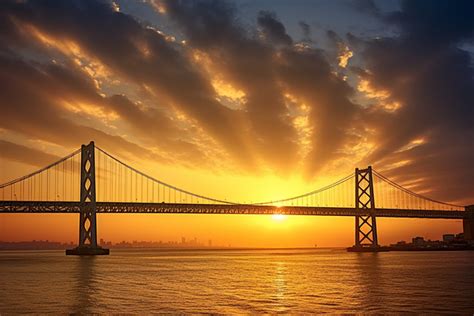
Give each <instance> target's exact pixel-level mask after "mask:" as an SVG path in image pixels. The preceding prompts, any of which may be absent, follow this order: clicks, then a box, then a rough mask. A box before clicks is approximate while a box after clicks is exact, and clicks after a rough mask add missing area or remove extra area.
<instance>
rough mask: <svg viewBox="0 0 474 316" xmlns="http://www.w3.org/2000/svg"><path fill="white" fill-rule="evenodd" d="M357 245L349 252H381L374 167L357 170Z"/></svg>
mask: <svg viewBox="0 0 474 316" xmlns="http://www.w3.org/2000/svg"><path fill="white" fill-rule="evenodd" d="M355 208H356V212H358V213H360V215H356V217H355V245H354V246H353V247H351V248H349V249H348V250H349V251H355V252H374V251H381V250H382V248H381V247H379V245H378V238H377V221H376V214H375V195H374V181H373V177H372V167H371V166H369V167H368V168H367V169H358V168H357V169H356V170H355Z"/></svg>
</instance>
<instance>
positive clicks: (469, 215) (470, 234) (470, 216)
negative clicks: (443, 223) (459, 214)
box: [462, 205, 474, 244]
mask: <svg viewBox="0 0 474 316" xmlns="http://www.w3.org/2000/svg"><path fill="white" fill-rule="evenodd" d="M462 226H463V232H464V239H465V240H467V241H468V242H469V243H472V244H474V205H470V206H466V217H465V218H464V219H463V220H462Z"/></svg>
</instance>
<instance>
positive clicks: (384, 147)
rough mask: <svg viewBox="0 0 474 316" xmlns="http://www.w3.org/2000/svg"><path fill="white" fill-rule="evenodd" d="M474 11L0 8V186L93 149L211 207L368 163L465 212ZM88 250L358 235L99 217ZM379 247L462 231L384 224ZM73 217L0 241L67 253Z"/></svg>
mask: <svg viewBox="0 0 474 316" xmlns="http://www.w3.org/2000/svg"><path fill="white" fill-rule="evenodd" d="M473 57H474V2H473V1H447V0H445V1H430V2H428V1H401V2H399V1H389V0H384V1H371V0H361V1H355V0H354V1H353V0H339V1H333V0H320V1H304V0H291V1H289V0H287V1H283V0H259V1H244V0H242V1H172V0H170V1H166V0H163V1H161V0H155V1H153V0H143V1H118V0H117V1H93V0H91V1H79V0H77V1H27V0H23V1H20V0H18V1H9V0H3V1H0V164H1V165H0V182H2V183H3V182H6V181H9V180H11V179H14V178H16V177H19V176H22V175H25V174H27V173H29V172H32V171H34V170H36V169H38V168H40V167H43V166H45V165H47V164H49V163H52V162H54V161H55V160H57V159H58V158H60V157H62V156H65V155H67V154H69V153H70V152H72V151H74V150H76V149H77V148H79V147H80V145H81V144H87V143H89V141H91V140H94V141H95V142H96V144H97V145H98V146H100V147H101V148H103V149H105V150H107V151H108V152H110V153H113V154H114V155H116V156H117V157H119V158H121V159H122V160H124V161H126V162H127V163H129V164H131V165H133V166H135V167H136V168H138V169H140V170H143V171H144V172H146V173H147V174H150V175H152V176H154V177H156V178H158V179H161V180H163V181H166V182H168V183H171V184H173V185H175V186H177V187H180V188H183V189H186V190H189V191H192V192H195V193H198V194H204V195H207V196H213V197H216V198H219V199H231V200H238V201H242V202H251V201H261V200H271V199H277V198H284V197H287V196H292V195H295V194H299V193H304V192H308V191H311V190H314V189H316V188H318V187H321V186H323V185H325V184H329V183H331V182H333V181H335V180H337V179H339V178H341V177H343V176H346V175H347V174H350V173H351V172H354V168H356V167H361V168H365V167H366V166H368V165H372V166H374V168H375V169H376V170H378V171H380V172H383V173H384V174H385V175H387V176H389V177H390V178H391V179H393V180H395V181H397V182H398V183H400V184H403V185H405V186H407V187H410V188H411V189H412V190H414V191H416V192H419V193H422V194H424V195H427V196H430V197H432V198H435V199H438V200H442V201H446V202H452V203H457V204H461V205H468V204H474V181H473V179H474V167H473V164H474V66H473V65H474V63H473ZM98 223H99V227H98V235H99V238H104V239H106V240H112V241H115V242H119V241H121V240H178V239H180V238H181V236H185V237H187V238H194V237H197V238H198V239H199V240H201V241H204V242H207V240H208V239H212V240H213V242H214V244H222V245H228V244H231V245H234V246H268V247H278V246H281V247H284V246H312V245H314V244H315V243H316V244H318V245H320V246H348V245H352V244H353V238H354V233H353V231H354V227H353V226H354V219H353V218H349V217H348V218H336V217H305V216H299V217H287V218H284V219H283V220H277V219H275V218H272V217H271V216H243V215H240V216H239V215H124V214H118V215H99V219H98ZM378 226H379V227H378V229H379V238H380V241H381V243H390V242H395V241H397V240H400V239H405V240H406V239H409V238H411V237H413V236H415V235H423V236H425V237H428V238H440V236H441V234H443V233H457V232H461V231H462V226H461V222H460V221H445V220H415V219H379V221H378ZM77 230H78V215H50V214H42V215H23V214H22V215H18V214H0V240H4V241H5V240H8V241H10V240H32V239H49V240H57V241H67V242H69V241H74V242H77Z"/></svg>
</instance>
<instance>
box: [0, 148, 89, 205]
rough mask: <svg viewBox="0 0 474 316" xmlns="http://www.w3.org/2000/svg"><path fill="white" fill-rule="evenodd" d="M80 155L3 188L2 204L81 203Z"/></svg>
mask: <svg viewBox="0 0 474 316" xmlns="http://www.w3.org/2000/svg"><path fill="white" fill-rule="evenodd" d="M80 161H81V151H80V150H76V151H74V152H72V153H71V154H69V155H67V156H65V157H64V158H62V159H60V160H58V161H56V162H54V163H52V164H50V165H48V166H46V167H44V168H41V169H39V170H37V171H35V172H32V173H30V174H27V175H25V176H23V177H20V178H17V179H14V180H12V181H9V182H7V183H4V184H2V185H0V199H1V200H2V201H79V194H80V179H81V178H80V177H81V172H80Z"/></svg>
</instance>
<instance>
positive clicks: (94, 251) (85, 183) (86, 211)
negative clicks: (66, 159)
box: [66, 142, 109, 256]
mask: <svg viewBox="0 0 474 316" xmlns="http://www.w3.org/2000/svg"><path fill="white" fill-rule="evenodd" d="M94 152H95V148H94V142H90V143H89V145H87V146H86V145H82V148H81V201H80V203H81V204H80V214H79V216H80V217H79V246H77V247H76V248H74V249H67V250H66V255H78V256H94V255H108V254H109V249H104V248H102V247H100V246H98V245H97V222H96V192H95V189H96V187H95V153H94Z"/></svg>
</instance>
